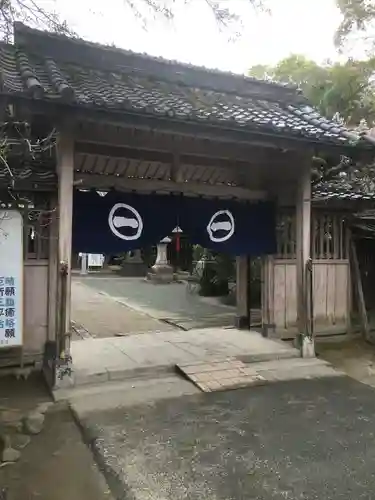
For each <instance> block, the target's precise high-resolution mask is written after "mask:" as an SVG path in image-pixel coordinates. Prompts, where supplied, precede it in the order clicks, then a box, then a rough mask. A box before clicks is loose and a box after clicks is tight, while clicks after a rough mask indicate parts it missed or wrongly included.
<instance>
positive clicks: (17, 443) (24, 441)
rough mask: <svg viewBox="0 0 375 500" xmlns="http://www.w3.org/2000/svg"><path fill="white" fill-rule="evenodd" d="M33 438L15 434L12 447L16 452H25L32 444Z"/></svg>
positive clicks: (12, 438)
mask: <svg viewBox="0 0 375 500" xmlns="http://www.w3.org/2000/svg"><path fill="white" fill-rule="evenodd" d="M30 441H31V438H30V436H27V435H26V434H14V435H13V436H12V437H11V443H12V447H13V448H15V449H16V450H23V449H24V448H26V446H27V445H28V444H29V443H30Z"/></svg>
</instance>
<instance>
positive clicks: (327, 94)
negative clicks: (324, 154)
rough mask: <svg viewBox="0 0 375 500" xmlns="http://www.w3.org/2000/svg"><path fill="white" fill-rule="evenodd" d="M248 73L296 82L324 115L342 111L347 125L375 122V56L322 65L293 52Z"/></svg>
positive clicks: (264, 77)
mask: <svg viewBox="0 0 375 500" xmlns="http://www.w3.org/2000/svg"><path fill="white" fill-rule="evenodd" d="M249 74H250V76H254V77H255V78H261V79H266V80H273V81H276V82H281V83H287V84H294V85H296V86H297V87H299V88H300V89H301V90H302V92H303V93H304V95H305V96H306V97H307V98H308V99H309V100H310V102H311V103H312V104H313V105H314V106H315V107H316V108H318V109H319V111H320V112H321V113H322V114H324V115H325V116H328V117H331V118H332V117H334V116H335V115H337V114H339V115H340V117H341V118H342V119H343V120H344V121H345V122H346V123H347V124H348V125H352V126H353V125H357V124H358V123H359V122H360V121H361V120H363V119H365V120H366V121H367V123H373V122H374V121H375V84H374V74H375V59H369V60H367V61H354V60H348V61H346V62H345V63H329V62H327V63H326V64H324V65H319V64H317V63H316V62H314V61H311V60H309V59H307V58H306V57H304V56H301V55H292V56H290V57H287V58H286V59H283V60H282V61H280V62H279V63H278V64H277V65H276V66H261V65H258V66H254V67H252V68H251V69H250V71H249Z"/></svg>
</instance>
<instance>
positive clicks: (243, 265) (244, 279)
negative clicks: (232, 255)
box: [236, 255, 250, 330]
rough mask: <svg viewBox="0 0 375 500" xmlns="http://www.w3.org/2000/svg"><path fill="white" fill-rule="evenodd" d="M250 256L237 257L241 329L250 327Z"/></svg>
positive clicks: (237, 318)
mask: <svg viewBox="0 0 375 500" xmlns="http://www.w3.org/2000/svg"><path fill="white" fill-rule="evenodd" d="M248 278H249V258H248V257H247V256H246V255H241V256H239V257H236V298H237V300H236V304H237V306H236V307H237V310H236V327H237V328H239V329H240V330H249V328H250V300H249V299H250V297H249V283H248Z"/></svg>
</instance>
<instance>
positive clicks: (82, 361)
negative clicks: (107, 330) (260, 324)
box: [72, 328, 300, 384]
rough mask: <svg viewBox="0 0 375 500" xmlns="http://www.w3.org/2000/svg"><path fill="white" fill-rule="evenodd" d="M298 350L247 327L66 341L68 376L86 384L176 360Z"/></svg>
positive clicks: (278, 355)
mask: <svg viewBox="0 0 375 500" xmlns="http://www.w3.org/2000/svg"><path fill="white" fill-rule="evenodd" d="M299 356H300V353H299V351H298V350H296V349H294V348H292V347H290V346H288V345H287V344H284V343H282V342H281V341H275V340H270V339H265V338H263V337H262V336H261V335H260V334H259V333H257V332H253V331H250V332H249V331H241V330H235V329H233V330H232V329H231V330H227V329H225V328H204V329H201V330H191V331H189V332H181V331H176V332H170V331H167V332H160V333H152V334H150V333H144V334H139V335H131V336H128V337H118V338H101V339H91V340H85V341H73V342H72V357H73V369H74V377H73V378H74V380H75V383H76V384H90V383H99V382H105V381H108V380H113V379H117V380H120V379H121V378H122V379H126V378H131V377H134V376H140V375H142V376H144V375H145V374H152V373H153V372H160V371H163V370H164V371H165V372H171V371H172V370H174V367H175V365H176V364H185V365H186V364H192V363H194V362H201V361H203V360H204V361H210V360H217V359H223V358H227V357H236V358H239V359H241V360H242V361H244V360H247V361H249V360H250V361H269V360H275V359H282V358H288V359H290V358H296V357H299Z"/></svg>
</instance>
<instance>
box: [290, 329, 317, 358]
mask: <svg viewBox="0 0 375 500" xmlns="http://www.w3.org/2000/svg"><path fill="white" fill-rule="evenodd" d="M294 345H295V347H296V348H297V349H299V350H300V352H301V357H302V358H315V356H316V353H315V340H314V339H313V338H309V337H306V336H305V335H301V334H299V335H298V336H297V337H296V341H295V343H294Z"/></svg>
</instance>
